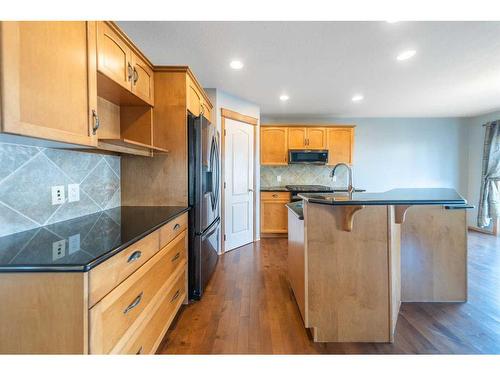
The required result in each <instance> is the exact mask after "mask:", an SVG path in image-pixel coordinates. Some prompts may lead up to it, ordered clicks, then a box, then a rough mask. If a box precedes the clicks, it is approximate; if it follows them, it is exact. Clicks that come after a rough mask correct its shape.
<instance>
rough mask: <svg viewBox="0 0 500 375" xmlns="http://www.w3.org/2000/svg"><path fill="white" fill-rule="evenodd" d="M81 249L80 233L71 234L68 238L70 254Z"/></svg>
mask: <svg viewBox="0 0 500 375" xmlns="http://www.w3.org/2000/svg"><path fill="white" fill-rule="evenodd" d="M77 251H80V233H78V234H74V235H72V236H69V238H68V254H73V253H76V252H77Z"/></svg>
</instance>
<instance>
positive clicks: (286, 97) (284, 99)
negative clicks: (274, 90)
mask: <svg viewBox="0 0 500 375" xmlns="http://www.w3.org/2000/svg"><path fill="white" fill-rule="evenodd" d="M288 99H290V97H289V96H288V95H286V94H283V95H280V100H281V101H282V102H286V101H287V100H288Z"/></svg>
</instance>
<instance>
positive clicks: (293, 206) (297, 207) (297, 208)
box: [286, 201, 304, 220]
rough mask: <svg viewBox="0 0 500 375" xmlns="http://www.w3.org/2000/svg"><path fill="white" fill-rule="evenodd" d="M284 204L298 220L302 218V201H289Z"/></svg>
mask: <svg viewBox="0 0 500 375" xmlns="http://www.w3.org/2000/svg"><path fill="white" fill-rule="evenodd" d="M286 206H287V207H288V209H289V210H290V211H291V212H293V213H294V214H295V216H297V218H298V219H299V220H304V210H303V208H302V201H297V202H290V203H287V204H286Z"/></svg>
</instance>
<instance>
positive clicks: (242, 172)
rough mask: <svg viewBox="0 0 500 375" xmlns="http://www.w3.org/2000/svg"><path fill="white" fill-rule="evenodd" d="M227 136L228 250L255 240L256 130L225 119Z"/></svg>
mask: <svg viewBox="0 0 500 375" xmlns="http://www.w3.org/2000/svg"><path fill="white" fill-rule="evenodd" d="M225 130H226V135H225V137H224V142H225V143H224V150H225V152H224V181H225V183H226V187H225V191H224V232H225V235H226V240H225V246H224V249H225V251H228V250H232V249H235V248H237V247H239V246H242V245H245V244H247V243H250V242H252V241H253V222H254V220H253V215H254V210H253V205H254V202H253V200H254V195H253V182H254V181H253V179H254V128H253V126H252V125H250V124H246V123H244V122H240V121H235V120H230V119H226V120H225Z"/></svg>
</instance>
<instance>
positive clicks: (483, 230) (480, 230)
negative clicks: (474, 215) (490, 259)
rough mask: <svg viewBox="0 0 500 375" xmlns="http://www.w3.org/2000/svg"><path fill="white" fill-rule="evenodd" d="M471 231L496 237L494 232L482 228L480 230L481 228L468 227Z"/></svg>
mask: <svg viewBox="0 0 500 375" xmlns="http://www.w3.org/2000/svg"><path fill="white" fill-rule="evenodd" d="M468 228H469V230H471V231H473V232H479V233H483V234H489V235H490V236H496V234H495V232H493V231H489V230H486V229H482V228H479V227H473V226H470V225H469V226H468Z"/></svg>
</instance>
